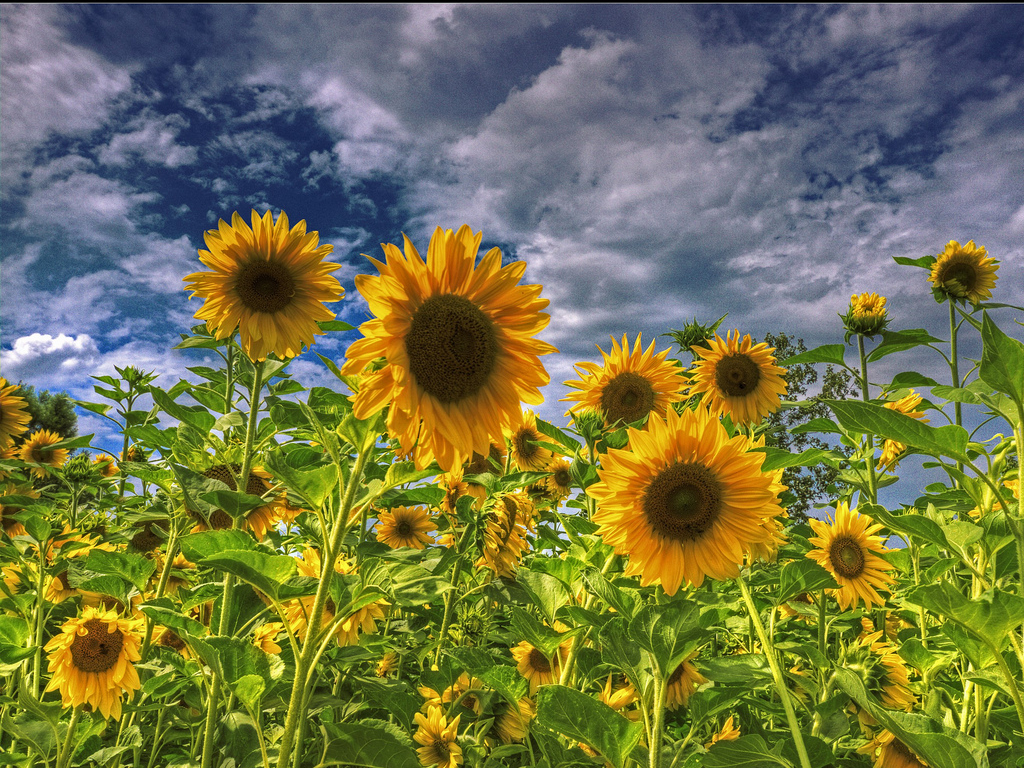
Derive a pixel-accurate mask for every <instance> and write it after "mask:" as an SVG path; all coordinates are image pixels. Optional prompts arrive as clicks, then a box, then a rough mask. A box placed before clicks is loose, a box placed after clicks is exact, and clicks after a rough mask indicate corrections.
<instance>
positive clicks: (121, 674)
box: [44, 607, 144, 720]
mask: <svg viewBox="0 0 1024 768" xmlns="http://www.w3.org/2000/svg"><path fill="white" fill-rule="evenodd" d="M143 626H144V622H143V621H142V620H141V619H126V618H121V617H119V616H118V615H117V614H116V613H114V612H113V611H104V610H97V609H94V608H88V607H87V608H85V609H84V610H83V611H82V615H81V616H80V617H78V618H72V619H68V620H67V621H65V622H64V624H63V626H61V630H60V634H59V635H57V636H56V637H54V638H53V639H51V640H50V642H48V643H47V644H46V647H45V649H44V650H45V651H46V653H47V658H48V659H49V667H48V671H49V672H50V673H51V674H52V675H53V678H52V679H51V680H50V684H49V685H48V686H47V688H46V690H47V691H54V690H60V695H61V699H62V700H63V702H64V706H66V707H67V706H72V707H79V706H82V705H83V704H88V705H89V706H91V707H92V709H93V710H99V712H100V713H101V714H102V715H103V717H104V718H105V719H109V718H110V717H113V718H114V719H115V720H119V719H120V718H121V696H122V695H123V694H124V693H127V694H128V695H129V696H130V695H131V694H132V692H133V691H137V690H138V689H139V676H138V674H137V673H136V671H135V665H134V664H132V662H134V661H138V660H139V659H140V658H141V657H140V655H139V645H140V641H141V639H142V638H141V633H142V628H143Z"/></svg>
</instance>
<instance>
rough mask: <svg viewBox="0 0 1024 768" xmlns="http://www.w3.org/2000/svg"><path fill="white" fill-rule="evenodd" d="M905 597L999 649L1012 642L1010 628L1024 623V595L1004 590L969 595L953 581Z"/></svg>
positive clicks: (913, 591)
mask: <svg viewBox="0 0 1024 768" xmlns="http://www.w3.org/2000/svg"><path fill="white" fill-rule="evenodd" d="M904 599H905V600H906V602H908V603H910V604H911V605H920V606H922V607H923V608H925V609H927V610H929V611H932V612H933V613H937V614H938V615H940V616H945V617H946V618H947V619H952V620H953V621H955V622H956V623H957V624H959V625H960V626H961V627H962V628H963V629H965V630H967V631H968V632H969V633H971V634H972V635H974V636H976V637H977V638H979V639H980V640H982V641H983V642H985V643H992V644H993V645H994V646H995V648H996V650H1000V651H1001V650H1002V649H1003V648H1004V647H1005V646H1006V644H1007V643H1008V642H1009V639H1010V638H1009V635H1010V631H1011V630H1015V629H1016V628H1017V627H1019V626H1020V625H1021V624H1022V623H1024V597H1019V596H1017V595H1014V594H1011V593H1009V592H1005V591H1003V590H997V589H987V590H985V591H984V592H982V593H981V594H980V595H978V596H977V597H975V598H969V597H966V596H964V595H963V594H962V593H961V592H960V591H959V590H958V589H956V588H955V587H953V586H952V585H951V584H947V583H940V584H929V585H927V586H922V587H916V588H914V589H912V590H910V592H909V593H908V594H907V595H906V597H905V598H904Z"/></svg>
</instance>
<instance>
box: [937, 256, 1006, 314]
mask: <svg viewBox="0 0 1024 768" xmlns="http://www.w3.org/2000/svg"><path fill="white" fill-rule="evenodd" d="M998 269H999V264H998V263H997V262H996V260H995V259H993V258H991V257H990V256H989V255H988V251H986V250H985V249H984V248H982V247H978V246H975V245H974V241H973V240H971V241H970V242H969V243H967V245H960V243H958V242H957V241H956V240H950V241H949V242H948V243H947V244H946V249H945V250H944V251H943V252H942V253H940V254H938V255H937V257H936V259H935V263H934V264H933V265H932V272H931V275H930V276H929V277H928V279H929V280H930V281H931V283H932V285H933V286H934V287H935V288H936V289H937V290H939V291H941V292H942V293H944V294H946V295H947V296H949V297H950V298H951V299H953V300H956V301H963V300H964V299H967V300H968V301H970V302H971V303H972V304H978V303H979V302H982V301H984V300H985V299H988V298H991V296H992V289H993V288H995V285H996V270H998Z"/></svg>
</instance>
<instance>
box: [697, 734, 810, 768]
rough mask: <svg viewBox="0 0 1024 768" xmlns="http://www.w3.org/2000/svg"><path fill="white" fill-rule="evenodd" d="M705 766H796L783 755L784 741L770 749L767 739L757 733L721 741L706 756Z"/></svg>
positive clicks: (792, 767) (717, 767)
mask: <svg viewBox="0 0 1024 768" xmlns="http://www.w3.org/2000/svg"><path fill="white" fill-rule="evenodd" d="M702 765H703V766H704V768H795V767H794V765H793V763H791V762H790V761H789V760H788V759H786V758H785V757H783V756H782V742H779V743H778V744H776V745H775V749H768V745H767V744H766V743H765V740H764V739H763V738H761V737H760V736H757V735H756V734H750V735H747V736H740V737H739V738H738V739H735V740H734V741H720V742H718V743H717V744H715V746H713V747H712V748H711V751H710V752H708V753H707V755H705V756H704V760H703V762H702Z"/></svg>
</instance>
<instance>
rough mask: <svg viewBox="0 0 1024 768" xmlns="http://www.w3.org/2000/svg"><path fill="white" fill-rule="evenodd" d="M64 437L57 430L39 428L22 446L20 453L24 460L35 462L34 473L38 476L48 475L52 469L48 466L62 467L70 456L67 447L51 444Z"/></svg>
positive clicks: (30, 462)
mask: <svg viewBox="0 0 1024 768" xmlns="http://www.w3.org/2000/svg"><path fill="white" fill-rule="evenodd" d="M63 439H64V438H63V437H61V436H60V435H58V434H57V433H56V432H51V431H50V430H48V429H37V430H36V431H35V432H33V433H32V434H31V435H29V437H28V439H27V440H25V443H24V444H23V445H22V446H21V453H20V454H19V455H18V458H20V459H21V460H22V461H25V462H28V463H29V464H35V465H36V466H34V467H33V468H32V474H33V475H35V476H36V477H39V478H43V477H46V476H47V475H48V474H49V472H50V470H49V469H47V468H48V467H60V466H63V464H64V462H65V461H66V460H67V458H68V449H67V448H52V447H51V446H53V445H56V444H57V443H59V442H61V441H62V440H63Z"/></svg>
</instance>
